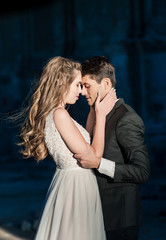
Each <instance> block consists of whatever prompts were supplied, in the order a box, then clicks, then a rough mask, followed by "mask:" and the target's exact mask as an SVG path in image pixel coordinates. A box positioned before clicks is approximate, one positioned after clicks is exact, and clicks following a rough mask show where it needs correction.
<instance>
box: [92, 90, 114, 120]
mask: <svg viewBox="0 0 166 240" xmlns="http://www.w3.org/2000/svg"><path fill="white" fill-rule="evenodd" d="M116 100H117V96H116V91H115V89H114V88H111V89H110V91H109V92H108V93H107V95H106V96H105V97H104V98H103V100H102V101H100V94H98V97H97V99H96V102H95V111H96V114H99V115H103V116H105V117H106V116H107V114H108V113H109V112H110V111H111V110H112V108H113V107H114V105H115V102H116Z"/></svg>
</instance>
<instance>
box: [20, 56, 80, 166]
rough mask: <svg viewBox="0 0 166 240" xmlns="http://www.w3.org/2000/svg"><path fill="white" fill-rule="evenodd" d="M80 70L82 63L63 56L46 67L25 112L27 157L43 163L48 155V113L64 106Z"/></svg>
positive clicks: (24, 152)
mask: <svg viewBox="0 0 166 240" xmlns="http://www.w3.org/2000/svg"><path fill="white" fill-rule="evenodd" d="M75 70H78V71H81V64H80V63H79V62H76V61H72V60H70V59H67V58H63V57H59V56H58V57H54V58H52V59H51V60H50V61H49V62H48V63H47V64H46V66H45V67H44V69H43V72H42V74H41V77H40V80H39V82H38V83H37V85H36V87H35V90H34V93H33V94H32V96H31V99H30V103H29V106H28V107H27V108H26V109H24V115H25V120H24V122H23V124H22V126H21V129H20V137H21V139H22V141H21V142H19V143H18V145H20V146H22V147H23V148H22V150H21V153H22V155H23V157H24V158H30V157H34V158H35V159H36V160H37V161H40V160H43V159H44V158H46V156H47V154H48V150H47V147H46V145H45V141H44V127H45V120H46V117H47V115H48V114H49V112H50V111H51V110H52V109H53V108H55V107H57V106H58V105H59V104H61V103H63V97H64V94H66V93H67V92H68V91H69V89H70V85H71V83H72V82H73V80H74V78H75V77H76V71H75Z"/></svg>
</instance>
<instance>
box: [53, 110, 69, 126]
mask: <svg viewBox="0 0 166 240" xmlns="http://www.w3.org/2000/svg"><path fill="white" fill-rule="evenodd" d="M53 118H54V123H55V124H56V125H61V124H62V123H64V122H68V121H71V117H70V115H69V113H68V111H67V110H66V109H63V108H58V109H55V110H54V112H53Z"/></svg>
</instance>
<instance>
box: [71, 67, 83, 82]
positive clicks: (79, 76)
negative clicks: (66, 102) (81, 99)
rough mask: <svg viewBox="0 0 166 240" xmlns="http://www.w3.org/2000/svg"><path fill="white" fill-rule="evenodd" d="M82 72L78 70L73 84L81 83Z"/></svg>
mask: <svg viewBox="0 0 166 240" xmlns="http://www.w3.org/2000/svg"><path fill="white" fill-rule="evenodd" d="M81 80H82V79H81V72H80V71H77V70H76V75H75V78H74V80H73V83H81Z"/></svg>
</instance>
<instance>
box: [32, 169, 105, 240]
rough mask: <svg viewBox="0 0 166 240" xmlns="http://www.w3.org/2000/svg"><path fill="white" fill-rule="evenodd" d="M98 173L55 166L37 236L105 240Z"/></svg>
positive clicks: (56, 239) (44, 239) (39, 239)
mask: <svg viewBox="0 0 166 240" xmlns="http://www.w3.org/2000/svg"><path fill="white" fill-rule="evenodd" d="M105 239H106V237H105V231H104V224H103V215H102V209H101V201H100V196H99V190H98V185H97V181H96V176H95V174H94V172H93V170H90V169H83V168H80V167H77V168H69V169H64V170H63V169H56V172H55V175H54V177H53V179H52V182H51V184H50V187H49V190H48V193H47V198H46V203H45V206H44V209H43V212H42V215H41V219H40V223H39V227H38V230H37V233H36V237H35V240H105Z"/></svg>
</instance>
